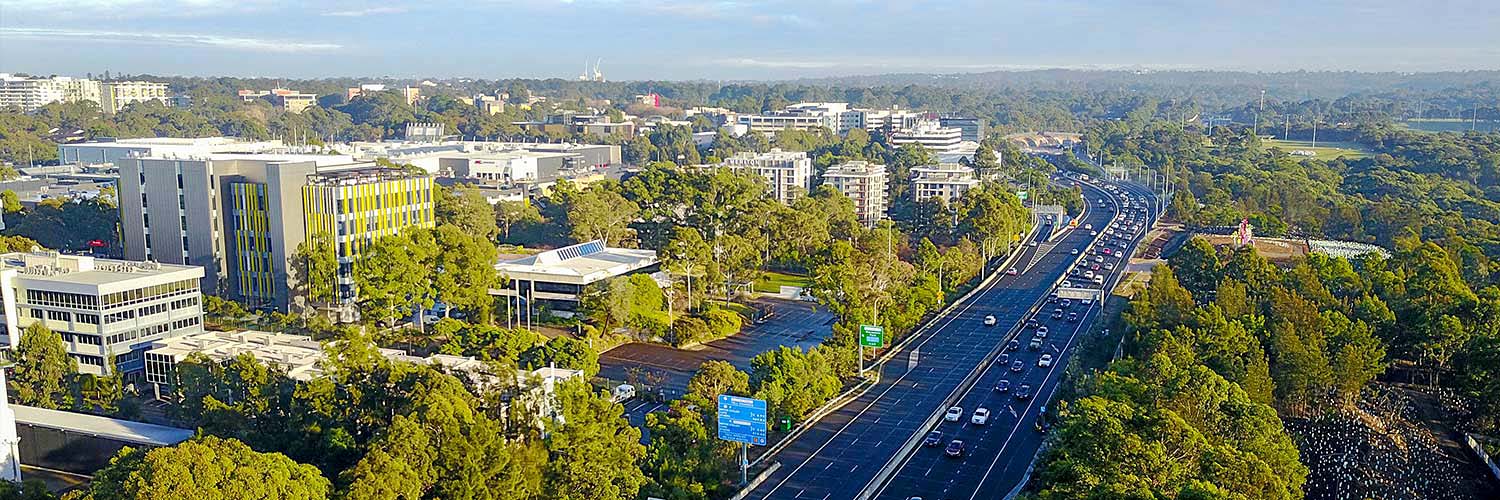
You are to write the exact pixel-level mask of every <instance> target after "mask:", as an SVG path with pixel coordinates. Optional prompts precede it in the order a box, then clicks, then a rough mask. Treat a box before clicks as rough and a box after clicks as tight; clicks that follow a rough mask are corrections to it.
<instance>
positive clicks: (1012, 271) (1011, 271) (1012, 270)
mask: <svg viewBox="0 0 1500 500" xmlns="http://www.w3.org/2000/svg"><path fill="white" fill-rule="evenodd" d="M1005 274H1006V275H1008V276H1015V275H1017V274H1021V273H1019V272H1017V271H1016V268H1014V267H1012V268H1010V269H1006V270H1005Z"/></svg>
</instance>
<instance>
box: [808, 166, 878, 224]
mask: <svg viewBox="0 0 1500 500" xmlns="http://www.w3.org/2000/svg"><path fill="white" fill-rule="evenodd" d="M823 184H825V185H828V186H832V187H833V188H834V189H837V190H839V192H840V193H844V196H848V197H849V199H850V200H853V201H854V213H855V214H856V215H858V216H859V220H860V222H863V223H865V225H866V226H873V225H875V223H876V222H877V221H879V220H880V219H881V218H883V217H885V211H886V196H887V195H886V174H885V165H876V164H872V163H870V162H867V161H850V162H845V163H841V164H838V165H834V166H832V167H829V168H828V170H827V171H826V172H823Z"/></svg>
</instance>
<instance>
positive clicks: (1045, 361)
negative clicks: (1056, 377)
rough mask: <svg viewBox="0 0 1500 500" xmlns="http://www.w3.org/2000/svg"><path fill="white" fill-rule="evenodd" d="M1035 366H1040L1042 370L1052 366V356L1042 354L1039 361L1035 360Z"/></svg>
mask: <svg viewBox="0 0 1500 500" xmlns="http://www.w3.org/2000/svg"><path fill="white" fill-rule="evenodd" d="M1036 365H1037V366H1040V367H1042V368H1046V367H1049V366H1052V355H1051V354H1043V355H1042V357H1041V359H1038V360H1036Z"/></svg>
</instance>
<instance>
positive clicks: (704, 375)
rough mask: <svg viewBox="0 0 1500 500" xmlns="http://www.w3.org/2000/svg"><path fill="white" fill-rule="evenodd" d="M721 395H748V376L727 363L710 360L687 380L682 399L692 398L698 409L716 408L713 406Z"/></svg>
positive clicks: (699, 366)
mask: <svg viewBox="0 0 1500 500" xmlns="http://www.w3.org/2000/svg"><path fill="white" fill-rule="evenodd" d="M721 394H730V395H735V396H746V395H749V394H750V375H749V374H747V373H745V372H742V371H740V370H739V369H738V368H735V367H734V365H732V364H729V362H728V361H722V360H711V361H704V362H703V364H701V365H698V371H697V372H694V373H693V378H691V379H689V380H688V385H687V392H686V393H685V394H684V395H683V397H690V398H694V399H695V400H696V401H698V402H699V403H697V404H698V407H699V408H717V406H715V405H717V404H718V403H717V401H718V398H719V395H721ZM704 405H707V406H706V407H705V406H704Z"/></svg>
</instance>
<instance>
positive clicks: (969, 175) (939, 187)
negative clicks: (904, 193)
mask: <svg viewBox="0 0 1500 500" xmlns="http://www.w3.org/2000/svg"><path fill="white" fill-rule="evenodd" d="M911 183H912V190H911V195H912V200H913V201H921V200H926V199H929V198H942V199H943V200H944V201H947V202H949V203H952V202H953V201H954V200H957V199H959V198H962V197H963V196H964V194H965V193H968V192H969V190H970V189H974V188H975V187H978V186H979V179H978V178H976V177H974V169H972V168H969V167H965V166H963V165H959V164H956V163H942V164H938V165H929V166H922V167H916V168H913V169H911Z"/></svg>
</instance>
